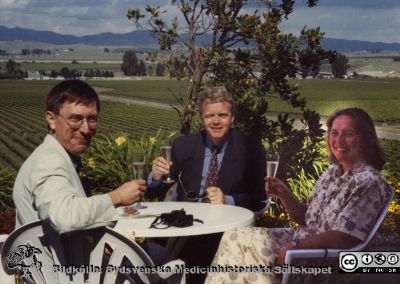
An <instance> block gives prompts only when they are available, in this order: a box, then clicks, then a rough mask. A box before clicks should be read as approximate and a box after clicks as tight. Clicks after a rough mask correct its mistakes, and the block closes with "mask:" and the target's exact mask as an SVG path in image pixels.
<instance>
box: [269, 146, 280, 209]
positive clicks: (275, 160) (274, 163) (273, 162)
mask: <svg viewBox="0 0 400 284" xmlns="http://www.w3.org/2000/svg"><path fill="white" fill-rule="evenodd" d="M278 166H279V155H278V154H277V153H274V152H269V153H268V154H267V177H275V176H276V172H277V171H278ZM274 199H275V198H272V197H270V198H269V199H268V202H269V204H274V203H275V201H274Z"/></svg>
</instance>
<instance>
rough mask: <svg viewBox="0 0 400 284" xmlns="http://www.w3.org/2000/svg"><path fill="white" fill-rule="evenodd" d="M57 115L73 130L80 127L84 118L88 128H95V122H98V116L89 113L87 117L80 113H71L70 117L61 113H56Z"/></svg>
mask: <svg viewBox="0 0 400 284" xmlns="http://www.w3.org/2000/svg"><path fill="white" fill-rule="evenodd" d="M57 116H59V117H61V118H62V119H64V121H65V122H66V123H67V124H68V126H69V127H70V128H71V129H73V130H76V129H79V128H81V126H82V124H83V122H84V121H85V120H86V122H87V124H88V126H89V128H90V129H96V127H97V123H98V122H99V117H98V116H97V115H91V116H88V117H85V116H82V115H72V116H70V117H63V116H62V115H61V114H58V115H57Z"/></svg>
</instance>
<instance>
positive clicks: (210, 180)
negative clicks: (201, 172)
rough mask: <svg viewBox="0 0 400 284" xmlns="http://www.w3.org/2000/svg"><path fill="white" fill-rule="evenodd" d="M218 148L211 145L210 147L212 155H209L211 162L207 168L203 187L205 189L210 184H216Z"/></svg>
mask: <svg viewBox="0 0 400 284" xmlns="http://www.w3.org/2000/svg"><path fill="white" fill-rule="evenodd" d="M218 151H219V148H218V146H215V145H213V147H212V155H211V162H210V166H209V168H208V175H207V179H206V184H205V186H204V189H207V188H208V187H210V186H215V185H217V180H218V157H217V154H218Z"/></svg>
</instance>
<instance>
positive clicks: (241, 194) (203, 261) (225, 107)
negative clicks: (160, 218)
mask: <svg viewBox="0 0 400 284" xmlns="http://www.w3.org/2000/svg"><path fill="white" fill-rule="evenodd" d="M199 114H200V117H201V122H202V124H203V127H204V130H203V131H201V132H199V133H196V134H192V135H188V136H182V137H179V138H177V139H176V140H175V141H174V142H173V144H172V157H171V162H169V163H168V162H167V161H166V160H165V159H164V158H163V157H158V158H156V159H155V160H154V162H153V166H152V173H151V174H150V176H149V178H148V191H147V193H146V195H147V196H148V197H156V196H158V197H161V196H162V195H163V194H165V192H166V191H167V189H168V187H169V186H168V185H166V184H164V183H162V178H163V177H166V176H167V175H168V174H170V177H171V178H172V179H174V180H179V179H180V180H181V182H180V183H178V188H177V200H178V201H194V200H193V198H188V197H191V196H190V195H191V194H189V192H192V193H193V192H194V193H195V195H196V196H197V197H199V196H205V197H206V198H205V199H206V200H207V202H210V203H212V204H231V205H236V206H242V207H245V208H248V209H250V210H253V211H256V210H260V209H261V208H263V206H264V204H263V203H262V202H261V201H263V200H265V199H266V195H265V190H264V176H265V169H266V154H265V150H264V148H263V146H262V144H261V143H260V142H259V141H257V140H255V139H253V138H252V137H248V136H245V135H243V134H242V133H241V132H239V131H238V130H236V129H233V128H231V126H232V124H233V122H234V120H235V106H234V102H233V100H232V97H231V96H230V94H229V93H228V92H227V90H226V89H225V88H224V87H212V88H209V89H207V90H206V91H204V92H203V93H202V94H201V97H200V100H199ZM179 177H180V178H179ZM196 201H199V200H198V199H196ZM203 201H204V199H203ZM220 238H221V234H212V235H205V236H196V237H191V238H189V239H188V240H187V243H186V244H185V247H184V249H183V250H182V252H181V255H180V256H179V257H180V258H182V259H184V260H185V262H186V263H187V265H188V266H206V265H209V264H210V263H211V260H212V258H213V256H214V254H215V252H216V249H217V247H218V244H219V241H220ZM204 277H205V275H188V282H190V283H203V282H204Z"/></svg>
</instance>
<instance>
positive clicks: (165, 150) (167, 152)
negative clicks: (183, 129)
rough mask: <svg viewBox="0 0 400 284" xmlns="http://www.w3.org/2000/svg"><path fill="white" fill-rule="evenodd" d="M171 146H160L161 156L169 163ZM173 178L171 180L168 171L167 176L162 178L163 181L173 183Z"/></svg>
mask: <svg viewBox="0 0 400 284" xmlns="http://www.w3.org/2000/svg"><path fill="white" fill-rule="evenodd" d="M171 149H172V147H171V146H162V147H161V151H162V156H163V158H164V159H165V160H166V161H167V162H168V163H169V162H170V161H171ZM174 182H175V180H173V179H172V178H171V177H170V174H169V173H168V175H167V178H166V179H165V180H163V183H174Z"/></svg>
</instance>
